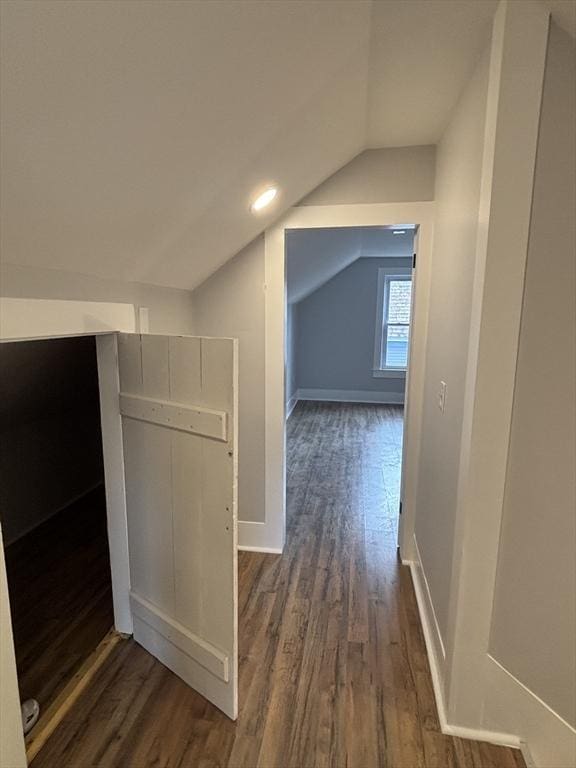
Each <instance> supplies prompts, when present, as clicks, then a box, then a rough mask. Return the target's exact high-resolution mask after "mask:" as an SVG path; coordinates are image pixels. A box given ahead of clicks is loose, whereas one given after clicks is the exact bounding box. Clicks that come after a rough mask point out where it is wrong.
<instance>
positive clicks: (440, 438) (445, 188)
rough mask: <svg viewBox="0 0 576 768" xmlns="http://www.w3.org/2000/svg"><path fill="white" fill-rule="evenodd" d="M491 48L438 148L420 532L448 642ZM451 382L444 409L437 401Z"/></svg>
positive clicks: (444, 635) (444, 637) (424, 558)
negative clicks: (453, 550)
mask: <svg viewBox="0 0 576 768" xmlns="http://www.w3.org/2000/svg"><path fill="white" fill-rule="evenodd" d="M488 66H489V51H488V50H486V51H485V53H484V55H483V57H482V59H481V61H480V63H479V64H478V66H477V68H476V71H475V73H474V75H473V77H472V78H471V80H470V82H469V83H468V85H467V87H466V89H465V91H464V93H463V94H462V97H461V99H460V102H459V103H458V105H457V107H456V110H455V112H454V114H453V116H452V119H451V121H450V125H449V127H448V129H447V131H446V133H445V134H444V136H443V138H442V141H441V142H440V145H439V146H438V155H437V157H438V159H437V168H436V222H435V228H434V251H433V260H432V280H431V288H430V313H429V320H428V346H427V354H426V379H425V392H424V409H423V417H422V435H421V459H420V478H419V486H418V500H417V508H418V517H417V520H416V538H417V541H418V547H419V550H420V555H421V558H422V564H423V566H424V572H425V574H426V578H427V581H428V585H429V588H430V592H431V596H432V600H433V603H434V609H435V612H436V618H437V620H438V623H439V626H440V632H441V634H442V639H443V641H444V642H446V631H447V624H448V602H449V597H450V579H451V572H452V546H453V534H454V524H455V513H456V493H457V485H458V473H459V459H460V438H461V426H462V414H463V408H464V390H465V377H466V365H467V352H468V338H469V331H470V306H471V300H472V285H473V280H474V267H475V252H476V235H477V228H478V207H479V200H480V180H481V173H482V153H483V142H484V123H485V109H486V94H487V86H488ZM440 381H445V382H446V384H447V391H446V406H445V411H444V413H441V411H440V410H439V409H438V407H437V397H436V395H437V392H438V389H439V386H440Z"/></svg>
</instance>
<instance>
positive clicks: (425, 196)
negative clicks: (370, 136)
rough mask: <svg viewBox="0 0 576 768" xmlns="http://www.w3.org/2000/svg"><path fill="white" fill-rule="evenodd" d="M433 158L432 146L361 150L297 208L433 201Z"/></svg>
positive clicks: (434, 153) (433, 149)
mask: <svg viewBox="0 0 576 768" xmlns="http://www.w3.org/2000/svg"><path fill="white" fill-rule="evenodd" d="M435 155H436V147H435V146H433V145H425V146H421V147H393V148H390V149H368V150H365V151H364V152H362V153H361V154H359V155H358V156H357V157H355V158H354V159H353V160H352V161H351V162H349V163H348V164H347V165H345V166H344V167H343V168H341V169H340V170H339V171H337V172H336V173H334V174H333V175H332V176H330V177H329V178H328V179H326V181H324V183H322V184H320V185H319V186H318V187H316V189H314V190H313V191H312V192H310V194H308V195H307V196H306V197H305V198H304V199H303V200H301V201H300V202H299V203H298V205H346V204H356V203H395V202H406V203H408V202H421V201H423V200H433V199H434V174H435V168H434V162H435Z"/></svg>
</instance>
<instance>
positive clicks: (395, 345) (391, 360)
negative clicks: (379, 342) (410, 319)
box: [384, 325, 410, 368]
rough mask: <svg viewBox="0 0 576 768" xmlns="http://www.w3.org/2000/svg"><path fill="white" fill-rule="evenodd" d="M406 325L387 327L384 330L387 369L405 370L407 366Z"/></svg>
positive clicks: (407, 331) (407, 333)
mask: <svg viewBox="0 0 576 768" xmlns="http://www.w3.org/2000/svg"><path fill="white" fill-rule="evenodd" d="M409 333H410V329H409V326H408V325H389V326H388V327H387V329H386V341H385V343H386V358H385V363H384V364H385V366H386V367H387V368H406V366H407V365H408V339H409Z"/></svg>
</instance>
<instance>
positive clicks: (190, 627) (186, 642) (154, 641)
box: [118, 334, 238, 718]
mask: <svg viewBox="0 0 576 768" xmlns="http://www.w3.org/2000/svg"><path fill="white" fill-rule="evenodd" d="M236 349H237V348H236V342H235V341H234V340H232V339H209V338H194V337H185V336H178V337H175V336H172V337H169V336H154V335H143V336H139V335H135V334H120V336H119V345H118V354H119V366H120V388H121V393H120V409H121V413H122V428H123V442H124V462H125V471H126V504H127V516H128V546H129V553H130V577H131V608H132V615H133V619H134V638H135V640H136V641H137V642H139V643H140V644H141V645H142V646H143V647H144V648H146V649H147V650H148V651H149V652H150V653H152V654H153V655H154V656H156V657H157V658H158V659H159V660H160V661H161V662H162V663H164V664H165V665H166V666H168V667H169V668H170V669H172V671H173V672H175V673H176V674H177V675H179V676H180V677H181V678H182V679H183V680H185V682H187V683H188V684H189V685H191V686H192V687H193V688H195V689H196V690H198V691H199V692H200V693H201V694H202V695H204V696H205V697H206V698H207V699H209V700H210V701H212V702H213V703H214V704H215V705H216V706H217V707H219V708H220V709H222V710H223V711H224V712H225V713H226V714H227V715H229V716H230V717H232V718H236V715H237V554H236V543H237V466H238V464H237V462H238V458H237V367H238V366H237V351H236Z"/></svg>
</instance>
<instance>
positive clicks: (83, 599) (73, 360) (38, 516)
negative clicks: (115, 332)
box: [0, 336, 114, 737]
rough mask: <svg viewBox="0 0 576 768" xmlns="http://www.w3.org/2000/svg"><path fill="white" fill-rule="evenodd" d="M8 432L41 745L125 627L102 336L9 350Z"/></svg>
mask: <svg viewBox="0 0 576 768" xmlns="http://www.w3.org/2000/svg"><path fill="white" fill-rule="evenodd" d="M0 433H1V440H0V445H1V447H0V476H1V477H2V484H1V492H0V519H1V522H2V531H3V543H4V556H5V562H6V571H7V581H8V592H9V599H10V609H11V617H12V629H13V637H14V647H15V655H16V666H17V674H18V683H19V692H20V699H21V701H22V702H24V701H28V700H35V701H37V702H38V705H39V720H38V723H37V724H36V725H35V726H34V728H33V729H31V730H30V737H32V735H33V734H34V733H35V732H37V731H38V729H40V728H41V727H42V724H43V723H44V722H45V720H44V716H45V715H47V713H50V711H51V709H53V706H54V705H55V702H57V700H58V699H59V697H62V696H63V695H64V692H65V690H66V689H67V686H69V685H70V684H71V683H72V681H73V679H74V678H75V676H77V675H78V673H79V670H80V669H81V668H82V667H83V665H84V664H85V662H86V661H87V659H89V658H90V656H91V655H92V654H93V653H94V651H95V649H96V648H97V647H98V646H99V645H100V643H101V641H102V640H103V639H104V638H105V636H106V635H107V634H108V633H109V632H110V630H111V629H112V627H113V624H114V612H113V602H112V578H111V571H110V553H109V552H110V551H109V542H108V529H107V513H106V498H105V489H104V466H103V456H102V432H101V424H100V407H99V384H98V367H97V359H96V340H95V338H94V337H92V336H84V337H76V338H61V339H50V340H42V341H17V342H7V343H3V344H1V345H0ZM47 716H48V715H47Z"/></svg>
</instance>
